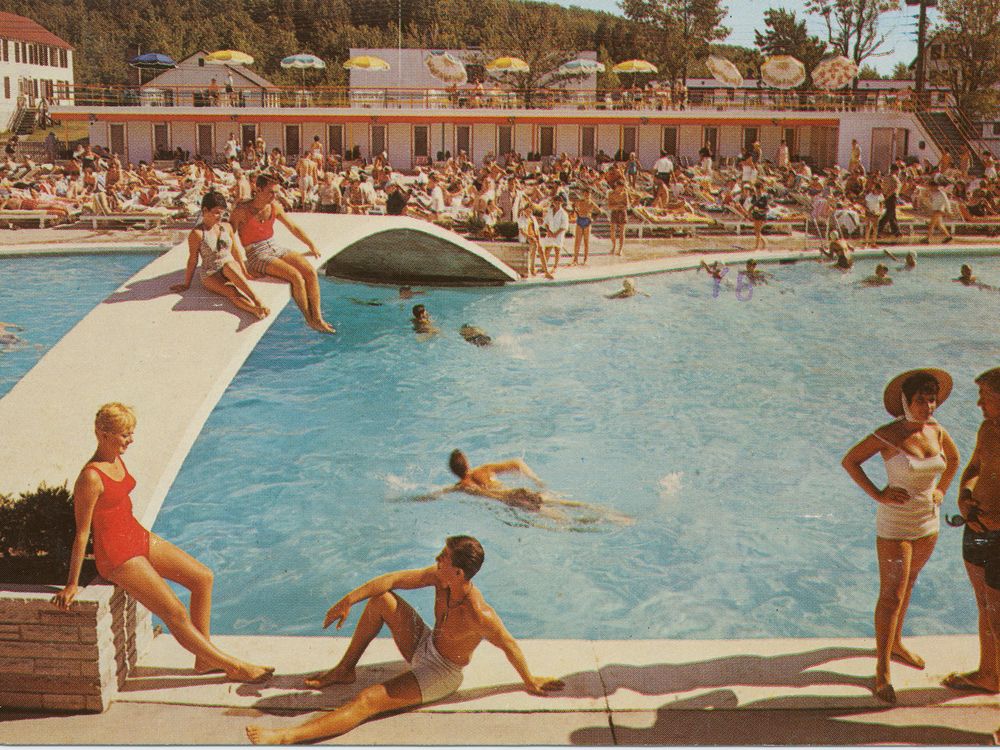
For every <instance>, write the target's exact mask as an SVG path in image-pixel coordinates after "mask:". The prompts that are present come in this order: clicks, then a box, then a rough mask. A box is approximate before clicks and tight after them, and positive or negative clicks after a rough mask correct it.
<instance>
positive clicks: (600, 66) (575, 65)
mask: <svg viewBox="0 0 1000 750" xmlns="http://www.w3.org/2000/svg"><path fill="white" fill-rule="evenodd" d="M604 70H605V68H604V63H599V62H597V60H584V59H580V60H570V61H569V62H565V63H563V64H562V65H560V66H559V72H560V73H562V74H564V75H579V74H581V73H582V74H585V75H590V74H591V73H603V72H604Z"/></svg>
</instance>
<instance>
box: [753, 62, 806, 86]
mask: <svg viewBox="0 0 1000 750" xmlns="http://www.w3.org/2000/svg"><path fill="white" fill-rule="evenodd" d="M760 77H761V78H762V79H763V80H764V83H766V84H767V85H768V86H772V87H773V88H776V89H793V88H795V87H796V86H799V85H801V84H802V82H803V81H804V80H806V66H805V65H803V64H802V63H801V62H799V61H798V60H796V59H795V58H794V57H792V56H791V55H774V56H772V57H769V58H767V59H766V60H765V61H764V64H763V65H761V66H760Z"/></svg>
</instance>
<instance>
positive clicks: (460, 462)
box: [448, 448, 469, 479]
mask: <svg viewBox="0 0 1000 750" xmlns="http://www.w3.org/2000/svg"><path fill="white" fill-rule="evenodd" d="M448 468H449V469H451V472H452V474H454V475H455V476H456V477H458V478H459V479H464V478H465V475H466V474H468V473H469V459H467V458H466V457H465V454H464V453H462V451H460V450H459V449H458V448H456V449H455V450H453V451H452V452H451V455H450V456H449V457H448Z"/></svg>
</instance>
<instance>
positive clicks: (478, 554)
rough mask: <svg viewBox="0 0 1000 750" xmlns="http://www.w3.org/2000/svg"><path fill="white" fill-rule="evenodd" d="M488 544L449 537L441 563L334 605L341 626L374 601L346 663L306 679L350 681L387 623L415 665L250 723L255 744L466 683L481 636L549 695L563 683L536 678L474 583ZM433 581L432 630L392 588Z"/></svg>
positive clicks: (325, 727)
mask: <svg viewBox="0 0 1000 750" xmlns="http://www.w3.org/2000/svg"><path fill="white" fill-rule="evenodd" d="M483 557H484V553H483V548H482V545H481V544H480V543H479V542H478V541H477V540H476V539H474V538H473V537H470V536H452V537H448V539H447V541H446V542H445V546H444V549H442V550H441V552H440V553H439V554H438V556H437V561H436V564H435V565H432V566H430V567H428V568H423V569H421V570H399V571H396V572H394V573H386V574H384V575H381V576H379V577H377V578H373V579H372V580H370V581H368V583H366V584H364V585H363V586H361V587H360V588H357V589H355V590H354V591H352V592H351V593H349V594H348V595H347V596H345V597H344V598H343V599H341V600H340V601H339V602H337V603H336V604H334V605H333V606H332V607H330V610H329V611H328V612H327V613H326V619H325V620H324V621H323V627H324V628H326V627H329V626H330V624H331V623H333V622H336V623H337V627H338V628H340V627H341V626H342V625H343V624H344V620H346V619H347V616H348V614H349V613H350V611H351V607H352V606H353V605H354V604H357V603H359V602H362V601H364V600H365V599H367V600H368V604H367V605H365V609H364V612H363V613H362V615H361V619H360V620H358V625H357V627H356V628H355V630H354V635H353V636H352V638H351V642H350V645H348V647H347V651H346V652H345V653H344V656H343V657H342V658H341V660H340V662H339V663H338V664H337V665H336V666H335V667H334V668H333V669H331V670H329V671H327V672H324V673H322V674H320V675H318V676H317V677H315V678H313V679H309V680H306V685H308V686H309V687H313V688H323V687H326V686H327V685H333V684H349V683H352V682H354V680H355V678H356V674H355V668H356V667H357V664H358V661H359V660H360V659H361V655H362V654H363V653H364V652H365V649H366V648H367V647H368V644H370V643H371V642H372V641H373V640H374V639H375V636H377V635H378V633H379V631H381V630H382V625H383V624H385V625H388V626H389V631H390V632H391V633H392V637H393V639H394V640H395V642H396V645H397V646H398V647H399V650H400V652H401V653H402V654H403V657H404V658H405V659H406V660H407V661H408V662H409V663H410V669H409V670H407V671H406V672H404V673H403V674H401V675H398V676H396V677H393V678H392V679H390V680H387V681H386V682H383V683H381V684H378V685H371V686H369V687H366V688H365V689H364V690H362V691H361V692H360V693H358V694H357V695H356V696H355V697H354V698H352V699H351V700H350V701H348V702H347V703H346V704H344V705H343V706H340V707H339V708H337V709H335V710H333V711H330V712H327V713H323V714H320V715H319V716H316V717H314V718H312V719H310V720H308V721H306V722H304V723H303V724H300V725H298V726H295V727H290V728H288V729H283V730H280V729H270V730H269V729H263V728H261V727H259V726H256V725H250V726H248V727H247V728H246V732H247V736H248V737H249V738H250V740H251V741H252V742H254V743H255V744H261V743H265V744H299V743H302V742H306V741H309V740H315V739H319V738H321V737H334V736H338V735H341V734H344V733H345V732H349V731H350V730H352V729H354V728H355V727H356V726H358V725H359V724H361V723H362V722H364V721H366V720H368V719H370V718H371V717H373V716H375V715H377V714H381V713H385V712H387V711H399V710H401V709H404V708H409V707H411V706H418V705H421V704H424V703H431V702H433V701H437V700H441V699H442V698H444V697H446V696H448V695H451V694H452V693H454V692H455V691H456V690H458V688H459V686H460V685H461V684H462V668H463V667H465V666H467V665H468V663H469V661H470V659H471V657H472V653H473V651H475V650H476V647H477V646H478V645H479V643H480V642H481V641H483V640H487V641H489V642H490V643H492V644H493V645H494V646H496V647H497V648H499V649H500V650H501V651H503V652H504V654H505V655H506V656H507V659H508V660H509V661H510V663H511V665H512V666H513V667H514V669H516V670H517V673H518V674H519V675H520V676H521V679H522V680H523V681H524V684H525V686H526V687H527V689H528V691H529V692H531V693H534V694H536V695H544V694H545V693H546V692H548V691H552V690H560V689H561V688H562V687H563V683H562V681H561V680H556V679H553V678H550V677H535V676H534V675H532V674H531V670H529V669H528V664H527V662H526V661H525V658H524V654H523V653H522V652H521V649H520V647H519V646H518V645H517V641H515V640H514V637H513V636H512V635H511V634H510V633H509V632H508V631H507V628H506V627H504V624H503V622H502V621H501V620H500V617H499V615H497V613H496V612H495V611H494V610H493V608H492V607H490V605H489V604H487V603H486V600H485V599H484V598H483V595H482V594H481V593H480V592H479V589H477V588H476V587H475V586H474V585H473V584H472V580H471V579H472V577H473V576H474V575H475V574H476V573H477V572H478V571H479V568H480V567H481V566H482V564H483ZM431 586H433V587H434V629H433V630H431V629H430V628H428V627H427V625H426V624H424V621H423V620H422V619H421V617H420V615H419V614H417V612H416V610H414V609H413V607H411V606H410V605H409V604H407V603H406V602H405V601H403V599H402V598H401V597H399V596H398V595H397V594H396V593H394V590H395V589H419V588H426V587H431Z"/></svg>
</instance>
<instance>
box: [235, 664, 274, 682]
mask: <svg viewBox="0 0 1000 750" xmlns="http://www.w3.org/2000/svg"><path fill="white" fill-rule="evenodd" d="M272 674H274V667H261V666H258V665H256V664H247V663H246V662H240V663H239V666H238V667H236V668H235V669H233V670H230V671H228V672H226V677H228V678H229V679H230V680H232V681H233V682H264V680H266V679H268V678H269V677H270V676H271V675H272Z"/></svg>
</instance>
